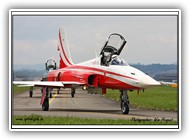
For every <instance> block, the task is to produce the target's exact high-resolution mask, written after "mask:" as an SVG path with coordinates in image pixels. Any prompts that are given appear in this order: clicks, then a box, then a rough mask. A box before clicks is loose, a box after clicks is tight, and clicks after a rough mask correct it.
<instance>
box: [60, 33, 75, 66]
mask: <svg viewBox="0 0 190 140" xmlns="http://www.w3.org/2000/svg"><path fill="white" fill-rule="evenodd" d="M59 42H60V44H61V50H62V52H63V55H64V57H65V59H66V61H67V62H68V63H69V64H70V65H72V64H71V62H70V61H69V60H68V58H67V55H66V54H65V51H64V49H63V44H62V40H61V33H60V31H59Z"/></svg>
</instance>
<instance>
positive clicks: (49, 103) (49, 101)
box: [49, 92, 58, 104]
mask: <svg viewBox="0 0 190 140" xmlns="http://www.w3.org/2000/svg"><path fill="white" fill-rule="evenodd" d="M57 93H58V92H56V94H55V95H54V96H53V97H52V99H51V100H50V101H49V104H51V102H53V100H54V99H55V97H56V96H57Z"/></svg>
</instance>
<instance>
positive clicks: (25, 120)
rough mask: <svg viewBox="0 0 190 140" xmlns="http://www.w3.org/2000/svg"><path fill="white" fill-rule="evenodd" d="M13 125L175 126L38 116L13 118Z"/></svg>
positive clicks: (166, 122) (168, 122)
mask: <svg viewBox="0 0 190 140" xmlns="http://www.w3.org/2000/svg"><path fill="white" fill-rule="evenodd" d="M13 124H14V125H51V124H52V125H153V124H154V125H176V124H177V121H175V120H166V119H160V120H156V119H137V118H135V119H133V118H132V119H131V120H124V119H117V120H115V119H87V118H78V117H44V116H39V115H34V114H33V115H30V116H14V117H13Z"/></svg>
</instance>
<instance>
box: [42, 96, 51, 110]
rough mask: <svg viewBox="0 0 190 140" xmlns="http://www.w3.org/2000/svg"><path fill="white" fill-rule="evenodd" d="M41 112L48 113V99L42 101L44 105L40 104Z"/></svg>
mask: <svg viewBox="0 0 190 140" xmlns="http://www.w3.org/2000/svg"><path fill="white" fill-rule="evenodd" d="M42 110H43V111H48V110H49V99H48V98H46V99H45V100H44V103H43V104H42Z"/></svg>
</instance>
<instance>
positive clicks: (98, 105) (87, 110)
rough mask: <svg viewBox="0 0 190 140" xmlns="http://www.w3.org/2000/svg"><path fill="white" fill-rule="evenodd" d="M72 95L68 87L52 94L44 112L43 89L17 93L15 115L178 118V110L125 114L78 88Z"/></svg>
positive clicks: (14, 104)
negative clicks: (32, 93) (41, 101)
mask: <svg viewBox="0 0 190 140" xmlns="http://www.w3.org/2000/svg"><path fill="white" fill-rule="evenodd" d="M76 91H77V92H76V94H75V97H74V98H72V97H71V94H70V90H69V89H66V90H64V91H62V93H60V94H56V93H54V94H53V97H52V98H50V99H49V102H50V108H49V111H42V108H41V105H40V100H41V93H40V90H35V91H34V95H33V97H32V98H30V97H29V95H28V92H24V93H21V94H17V95H14V96H13V97H12V115H31V114H37V115H42V116H71V117H81V118H98V119H101V118H110V119H132V118H139V119H145V118H150V119H154V118H167V119H174V120H177V112H168V111H154V110H142V109H136V108H131V109H130V112H129V114H128V115H123V114H122V113H121V110H120V103H119V102H116V101H113V100H111V99H108V98H106V97H104V96H102V95H99V94H88V93H86V92H84V91H83V90H76Z"/></svg>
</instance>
